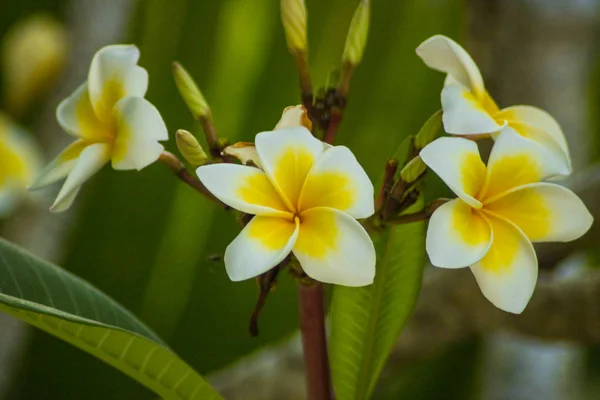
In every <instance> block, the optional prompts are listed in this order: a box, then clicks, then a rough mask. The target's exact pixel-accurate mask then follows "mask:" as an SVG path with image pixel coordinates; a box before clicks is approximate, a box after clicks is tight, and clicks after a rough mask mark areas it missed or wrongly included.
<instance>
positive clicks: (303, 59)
mask: <svg viewBox="0 0 600 400" xmlns="http://www.w3.org/2000/svg"><path fill="white" fill-rule="evenodd" d="M294 59H295V61H296V67H297V68H298V79H299V81H300V94H301V96H302V105H303V106H304V108H306V112H307V113H308V116H309V117H312V106H313V89H312V80H311V77H310V67H309V65H308V57H307V54H306V52H305V51H296V52H294Z"/></svg>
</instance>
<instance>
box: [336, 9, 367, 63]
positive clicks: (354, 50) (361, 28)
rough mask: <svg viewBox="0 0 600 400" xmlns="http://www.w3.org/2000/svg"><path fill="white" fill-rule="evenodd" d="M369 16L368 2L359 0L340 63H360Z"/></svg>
mask: <svg viewBox="0 0 600 400" xmlns="http://www.w3.org/2000/svg"><path fill="white" fill-rule="evenodd" d="M370 14H371V7H370V4H369V0H361V1H360V3H359V4H358V7H357V8H356V11H355V12H354V16H353V17H352V22H351V23H350V29H349V30H348V36H347V37H346V45H345V46H344V53H343V54H342V63H344V64H346V63H348V64H351V65H358V63H360V60H361V58H362V56H363V53H364V50H365V45H366V43H367V36H368V35H369V19H370Z"/></svg>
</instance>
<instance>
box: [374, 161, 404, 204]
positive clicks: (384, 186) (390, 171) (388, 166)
mask: <svg viewBox="0 0 600 400" xmlns="http://www.w3.org/2000/svg"><path fill="white" fill-rule="evenodd" d="M396 171H398V161H396V160H394V159H391V160H388V161H387V162H386V163H385V170H384V171H383V181H382V183H381V187H380V188H379V193H378V194H377V198H376V199H375V211H376V212H379V210H381V208H382V207H383V205H384V204H385V201H386V199H387V196H388V195H389V191H390V189H391V186H392V183H393V179H394V175H396Z"/></svg>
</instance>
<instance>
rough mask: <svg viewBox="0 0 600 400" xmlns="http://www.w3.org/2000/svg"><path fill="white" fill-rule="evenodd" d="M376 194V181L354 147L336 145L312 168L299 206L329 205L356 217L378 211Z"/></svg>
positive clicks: (306, 207)
mask: <svg viewBox="0 0 600 400" xmlns="http://www.w3.org/2000/svg"><path fill="white" fill-rule="evenodd" d="M373 193H374V189H373V184H372V183H371V181H370V180H369V177H368V176H367V173H366V172H365V170H364V169H363V168H362V167H361V165H360V164H359V163H358V161H357V160H356V157H354V154H352V152H351V151H350V149H348V148H347V147H344V146H335V147H333V148H331V149H329V150H327V151H325V153H323V155H322V156H321V157H320V158H319V160H318V161H317V163H316V164H315V165H314V166H313V167H312V169H311V171H310V173H309V174H308V177H307V178H306V183H305V184H304V188H303V189H302V194H301V195H300V200H299V201H298V208H299V209H300V210H308V209H309V208H313V207H329V208H335V209H336V210H340V211H343V212H345V213H346V214H348V215H350V216H352V217H354V218H367V217H370V216H371V215H373V213H374V212H375V205H374V200H373Z"/></svg>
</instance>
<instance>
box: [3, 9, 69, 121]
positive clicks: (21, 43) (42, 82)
mask: <svg viewBox="0 0 600 400" xmlns="http://www.w3.org/2000/svg"><path fill="white" fill-rule="evenodd" d="M67 47H68V40H67V33H66V30H65V28H64V27H63V26H62V25H61V24H60V23H59V22H57V21H56V20H54V19H53V18H51V17H49V16H46V15H34V16H32V17H29V18H27V19H25V20H23V21H21V22H18V23H17V24H16V25H14V26H13V27H12V28H11V29H10V31H9V32H8V33H7V34H6V36H5V39H4V42H3V44H2V60H3V61H2V70H3V71H4V96H5V101H6V104H7V108H8V109H9V110H10V111H11V112H12V113H13V114H15V115H18V114H21V113H22V112H24V111H25V109H26V108H27V106H28V105H29V104H30V103H31V101H32V100H33V99H34V98H35V97H36V96H37V95H38V94H39V93H42V92H44V91H46V90H47V89H48V88H49V87H50V86H51V85H52V84H53V83H54V81H55V80H56V78H57V76H58V74H59V73H60V71H61V70H62V68H63V66H64V64H65V61H66V57H67Z"/></svg>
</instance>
